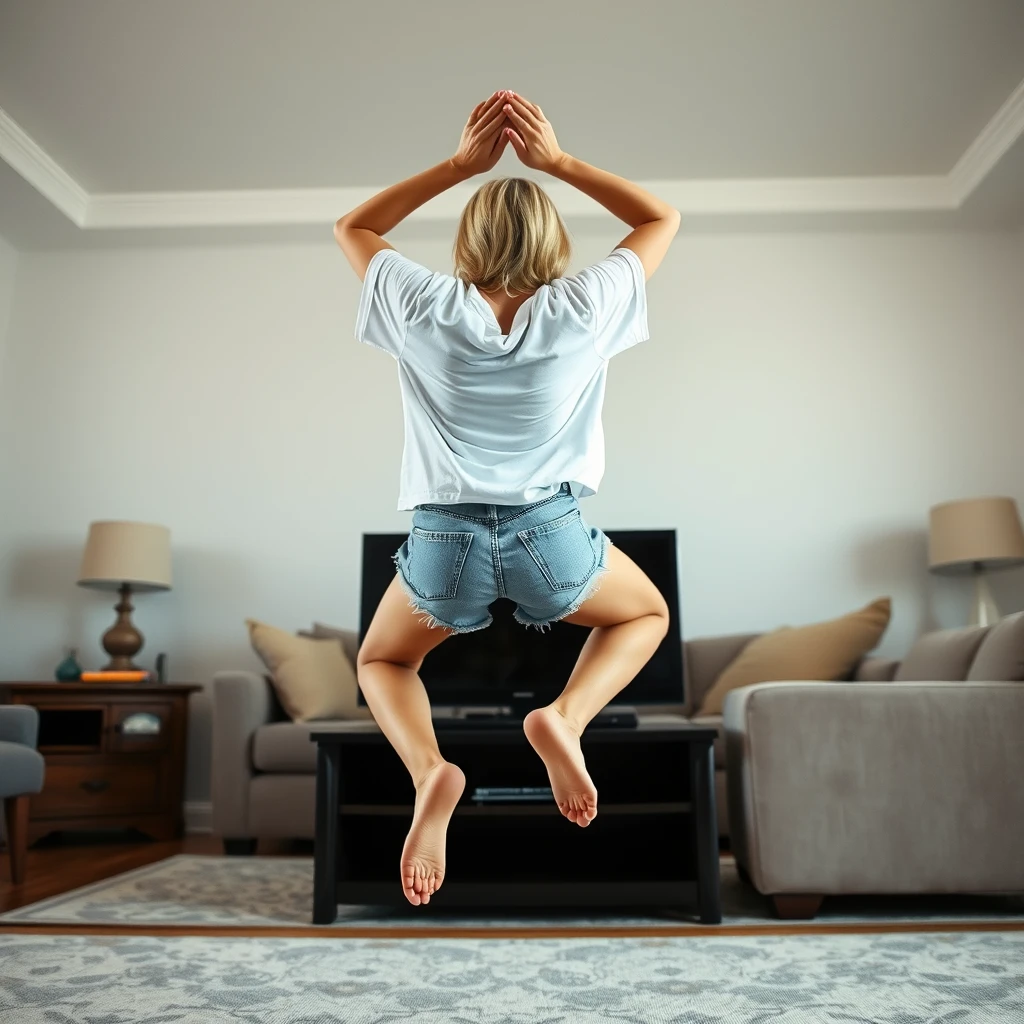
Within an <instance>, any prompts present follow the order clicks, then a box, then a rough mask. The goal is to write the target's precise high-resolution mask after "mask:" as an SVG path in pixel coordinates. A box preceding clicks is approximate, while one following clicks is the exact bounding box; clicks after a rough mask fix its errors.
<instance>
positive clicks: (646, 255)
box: [505, 93, 680, 278]
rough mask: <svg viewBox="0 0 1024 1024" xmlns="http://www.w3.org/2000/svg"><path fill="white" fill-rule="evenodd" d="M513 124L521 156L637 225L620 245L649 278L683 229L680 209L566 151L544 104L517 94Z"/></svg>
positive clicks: (510, 111) (509, 109) (508, 108)
mask: <svg viewBox="0 0 1024 1024" xmlns="http://www.w3.org/2000/svg"><path fill="white" fill-rule="evenodd" d="M505 113H506V115H507V116H508V119H509V121H511V123H512V127H511V128H509V129H506V130H505V134H507V135H509V137H510V140H511V142H512V145H513V148H514V149H515V151H516V153H517V154H518V155H519V159H520V160H522V161H523V163H524V164H526V165H527V166H528V167H534V168H536V169H538V170H541V171H544V172H545V173H547V174H550V175H552V176H553V177H555V178H561V179H562V181H566V182H568V183H569V184H570V185H573V186H574V187H576V188H578V189H579V190H580V191H581V192H583V193H585V194H586V195H588V196H590V198H591V199H595V200H597V202H599V203H600V204H601V205H602V206H603V207H604V208H605V209H606V210H608V212H609V213H612V214H614V215H615V216H616V217H618V218H619V220H622V221H625V222H626V223H627V224H628V225H629V226H630V227H631V228H632V229H633V230H632V232H630V234H628V235H627V236H626V237H625V238H624V239H623V240H622V241H621V242H620V243H619V246H622V247H625V248H627V249H632V250H633V252H635V253H636V254H637V256H639V257H640V262H641V263H643V265H644V274H645V276H646V277H647V278H650V276H651V275H652V274H653V273H654V271H655V270H657V269H658V265H659V264H660V263H661V261H662V259H664V257H665V253H666V252H668V247H669V246H670V245H671V244H672V239H673V238H675V236H676V232H677V231H678V230H679V221H680V216H679V211H678V210H677V209H676V208H675V207H674V206H669V205H668V203H665V202H662V200H660V199H659V198H658V197H657V196H656V195H653V194H652V193H650V192H648V191H647V190H646V189H644V188H641V187H640V186H639V185H636V184H634V183H633V182H631V181H628V180H627V179H626V178H620V177H619V176H618V175H617V174H612V173H611V172H610V171H602V170H601V169H600V168H598V167H594V166H592V165H591V164H588V163H584V162H583V161H582V160H577V159H576V157H573V156H569V154H568V153H563V152H562V150H561V148H560V147H559V145H558V143H557V141H556V139H555V133H554V131H553V129H552V128H551V123H550V122H549V121H548V119H547V118H546V117H545V116H544V114H543V112H542V111H541V109H540V107H538V106H537V105H536V104H535V103H531V102H530V101H529V100H527V99H524V98H523V97H522V96H518V95H516V94H515V93H513V94H512V97H511V99H510V100H509V101H508V102H507V103H506V105H505Z"/></svg>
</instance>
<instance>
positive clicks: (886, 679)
mask: <svg viewBox="0 0 1024 1024" xmlns="http://www.w3.org/2000/svg"><path fill="white" fill-rule="evenodd" d="M899 667H900V662H899V659H898V658H870V657H869V658H862V659H861V661H860V664H859V665H858V666H857V671H856V672H855V673H854V675H853V678H854V679H855V680H856V681H857V682H858V683H891V682H892V680H893V677H894V676H895V675H896V670H897V669H898V668H899Z"/></svg>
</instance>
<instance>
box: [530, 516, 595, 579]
mask: <svg viewBox="0 0 1024 1024" xmlns="http://www.w3.org/2000/svg"><path fill="white" fill-rule="evenodd" d="M516 536H517V537H518V538H519V539H520V540H521V541H522V542H523V544H524V545H525V547H526V550H527V551H529V552H530V555H531V556H532V557H533V560H534V561H535V562H536V563H537V566H538V568H539V569H540V571H541V572H542V573H543V574H544V578H545V579H546V580H547V581H548V583H549V584H550V585H551V588H552V589H553V590H574V589H575V588H576V587H582V586H583V584H584V583H586V582H587V580H588V579H589V578H590V574H591V573H592V572H593V570H594V566H595V565H596V563H597V555H598V552H597V548H596V546H595V545H594V539H593V537H592V536H591V532H590V528H589V527H588V526H587V524H586V523H585V522H584V521H583V517H582V516H581V515H580V510H579V509H578V508H574V509H573V510H572V511H571V512H567V513H566V514H565V515H564V516H560V517H559V518H558V519H553V520H552V521H551V522H549V523H541V525H540V526H534V527H532V528H531V529H529V530H520V531H519V532H518V533H517V534H516Z"/></svg>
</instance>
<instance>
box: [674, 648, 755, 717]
mask: <svg viewBox="0 0 1024 1024" xmlns="http://www.w3.org/2000/svg"><path fill="white" fill-rule="evenodd" d="M757 636H758V634H757V633H731V634H727V635H725V636H701V637H696V638H695V639H693V640H687V641H686V642H685V643H684V644H683V659H684V661H685V663H686V666H685V667H686V701H685V703H684V705H683V711H684V713H686V714H688V713H689V712H691V711H693V710H694V709H695V708H699V707H700V705H701V701H702V700H703V699H704V695H705V694H706V693H707V692H708V690H710V689H711V687H712V686H713V685H714V683H715V680H716V679H717V678H718V677H719V676H720V675H721V674H722V670H723V669H724V668H725V667H726V665H728V664H729V663H730V662H731V661H735V659H736V658H737V657H738V656H739V653H740V651H742V650H743V648H744V647H746V646H747V644H749V643H750V642H751V641H752V640H755V639H756V638H757Z"/></svg>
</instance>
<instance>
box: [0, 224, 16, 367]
mask: <svg viewBox="0 0 1024 1024" xmlns="http://www.w3.org/2000/svg"><path fill="white" fill-rule="evenodd" d="M17 272H18V253H17V251H16V250H15V249H13V248H12V247H11V246H10V245H8V243H7V241H6V240H5V239H4V238H0V375H2V374H3V372H4V354H5V353H6V351H7V328H8V325H9V324H10V319H11V307H12V306H13V304H14V284H15V278H16V277H17Z"/></svg>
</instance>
